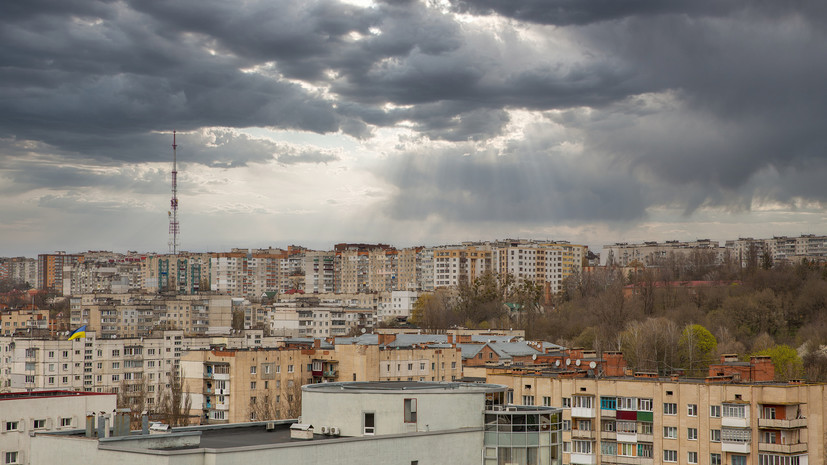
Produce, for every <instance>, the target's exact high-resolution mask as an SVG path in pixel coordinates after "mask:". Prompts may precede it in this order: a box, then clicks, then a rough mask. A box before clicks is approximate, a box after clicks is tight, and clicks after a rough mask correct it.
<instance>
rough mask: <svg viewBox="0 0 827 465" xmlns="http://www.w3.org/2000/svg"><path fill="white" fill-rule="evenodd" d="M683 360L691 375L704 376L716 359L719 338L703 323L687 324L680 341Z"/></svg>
mask: <svg viewBox="0 0 827 465" xmlns="http://www.w3.org/2000/svg"><path fill="white" fill-rule="evenodd" d="M678 346H679V347H680V353H681V361H682V362H683V366H684V367H685V368H686V369H687V374H689V376H704V375H705V373H706V372H707V370H708V369H709V364H710V363H712V362H713V361H714V360H715V355H716V353H717V350H718V340H717V339H715V336H713V335H712V333H711V332H709V330H708V329H706V328H704V327H703V326H701V325H697V324H695V325H687V326H686V327H685V328H684V329H683V332H681V338H680V340H679V341H678Z"/></svg>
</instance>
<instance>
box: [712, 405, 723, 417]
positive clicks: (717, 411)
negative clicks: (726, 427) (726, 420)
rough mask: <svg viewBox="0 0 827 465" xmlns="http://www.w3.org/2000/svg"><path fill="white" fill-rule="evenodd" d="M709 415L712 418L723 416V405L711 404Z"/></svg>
mask: <svg viewBox="0 0 827 465" xmlns="http://www.w3.org/2000/svg"><path fill="white" fill-rule="evenodd" d="M709 416H710V417H712V418H721V406H720V405H710V406H709Z"/></svg>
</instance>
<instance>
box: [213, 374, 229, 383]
mask: <svg viewBox="0 0 827 465" xmlns="http://www.w3.org/2000/svg"><path fill="white" fill-rule="evenodd" d="M212 376H213V378H214V379H215V380H216V381H222V380H223V381H229V380H230V374H229V373H213V375H212Z"/></svg>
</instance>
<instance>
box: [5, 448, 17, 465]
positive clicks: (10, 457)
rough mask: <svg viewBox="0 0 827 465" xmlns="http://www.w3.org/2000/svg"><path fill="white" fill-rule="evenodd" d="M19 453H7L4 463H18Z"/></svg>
mask: <svg viewBox="0 0 827 465" xmlns="http://www.w3.org/2000/svg"><path fill="white" fill-rule="evenodd" d="M17 456H18V454H17V451H14V452H6V457H5V458H6V461H5V462H4V463H17V460H18V457H17Z"/></svg>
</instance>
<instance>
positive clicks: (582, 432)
mask: <svg viewBox="0 0 827 465" xmlns="http://www.w3.org/2000/svg"><path fill="white" fill-rule="evenodd" d="M594 437H595V432H594V431H592V430H590V429H573V430H571V438H572V439H594Z"/></svg>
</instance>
